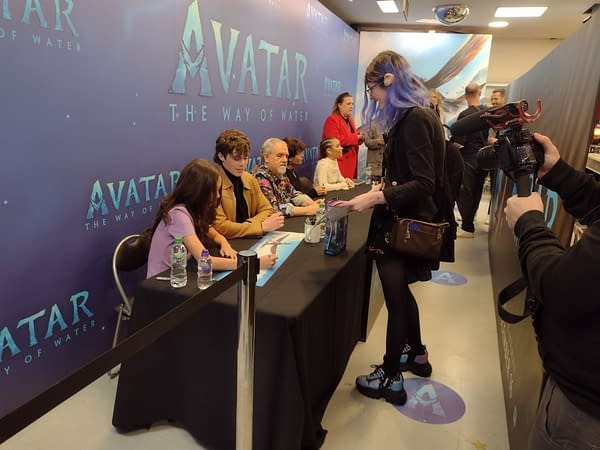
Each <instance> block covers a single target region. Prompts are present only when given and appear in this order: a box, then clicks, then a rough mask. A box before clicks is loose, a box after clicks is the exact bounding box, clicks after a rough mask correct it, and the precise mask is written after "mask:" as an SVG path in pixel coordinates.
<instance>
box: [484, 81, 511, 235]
mask: <svg viewBox="0 0 600 450" xmlns="http://www.w3.org/2000/svg"><path fill="white" fill-rule="evenodd" d="M505 94H506V91H505V90H504V89H494V90H493V91H492V95H491V96H490V101H491V102H492V106H504V101H505V100H504V96H505ZM495 141H496V133H495V132H494V130H490V137H489V138H488V143H490V144H493V143H494V142H495ZM497 175H498V170H497V169H494V170H490V171H489V177H490V195H491V196H492V198H493V197H494V195H495V193H496V177H497ZM491 213H492V202H490V203H489V204H488V217H486V219H485V222H484V224H485V225H489V224H490V218H489V215H490V214H491Z"/></svg>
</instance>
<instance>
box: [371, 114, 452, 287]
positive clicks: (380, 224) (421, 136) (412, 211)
mask: <svg viewBox="0 0 600 450" xmlns="http://www.w3.org/2000/svg"><path fill="white" fill-rule="evenodd" d="M385 139H386V145H385V151H384V155H383V171H384V184H385V187H384V189H383V195H384V197H385V200H386V203H387V205H380V206H377V207H376V208H375V209H374V210H373V215H372V216H371V227H370V229H369V238H368V239H367V246H368V248H369V249H370V251H371V252H372V253H384V254H388V255H392V256H395V253H394V251H393V250H391V249H390V248H389V247H388V245H387V241H388V240H389V233H390V232H391V229H392V223H393V214H394V212H395V213H396V214H397V215H398V216H399V217H408V218H412V219H419V220H424V221H433V220H434V219H435V218H436V214H437V212H438V208H437V206H436V204H435V202H434V200H433V195H434V193H435V190H436V187H437V186H439V185H440V184H441V180H442V178H443V170H444V151H445V138H444V132H443V129H442V126H441V124H440V121H439V119H438V118H437V116H435V113H434V112H433V111H432V110H431V109H429V108H413V109H411V110H409V111H408V112H407V113H406V115H405V117H404V118H403V119H400V120H399V121H398V122H397V123H396V124H395V125H394V126H393V127H392V128H391V129H390V131H389V133H387V135H386V138H385ZM398 257H400V256H398ZM405 258H407V257H405ZM410 266H411V269H412V271H411V274H412V275H409V280H410V281H417V280H421V281H425V280H429V279H431V270H434V269H437V268H439V261H425V260H419V259H414V260H411V261H410Z"/></svg>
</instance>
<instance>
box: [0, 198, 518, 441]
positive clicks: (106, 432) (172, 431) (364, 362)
mask: <svg viewBox="0 0 600 450" xmlns="http://www.w3.org/2000/svg"><path fill="white" fill-rule="evenodd" d="M486 211H487V204H484V203H483V202H482V204H481V206H480V213H479V216H478V221H477V225H476V226H478V230H477V231H476V232H475V239H459V240H458V241H457V261H458V262H457V263H454V264H449V265H445V266H443V267H442V269H446V270H450V271H453V272H458V273H460V274H462V275H463V276H465V277H466V278H467V280H468V282H467V283H466V284H464V285H461V286H444V285H440V284H435V283H431V282H428V283H418V284H417V285H413V286H414V288H413V292H414V293H415V297H416V298H417V301H418V303H419V306H420V313H421V322H422V333H423V341H424V342H425V344H426V345H427V347H428V350H429V354H430V360H431V362H432V365H433V375H432V377H431V379H432V380H433V381H435V382H438V383H441V384H443V385H445V386H448V387H450V388H451V389H452V390H454V391H455V392H457V393H458V394H459V395H460V397H461V398H462V400H463V401H464V403H465V405H466V410H465V414H464V415H463V416H462V417H461V418H460V419H458V420H457V421H455V422H453V423H450V424H447V425H432V424H426V423H421V422H418V421H416V420H413V419H411V418H409V417H407V416H405V415H404V414H402V413H401V412H399V411H398V410H397V409H396V408H394V407H393V406H392V405H390V404H388V403H385V402H384V401H383V400H381V401H380V400H372V399H368V398H366V397H363V396H362V395H360V394H359V393H358V392H357V391H356V390H355V389H354V379H355V377H356V376H357V375H360V374H362V373H366V372H369V371H370V367H369V366H370V364H373V363H379V362H380V360H381V358H382V354H383V349H384V339H385V324H386V311H385V308H383V309H382V311H381V313H380V314H379V317H378V319H377V321H376V323H375V326H374V328H373V330H372V332H371V334H370V336H369V338H368V340H367V342H366V343H362V342H361V343H359V344H358V345H357V346H356V349H355V350H354V353H353V354H352V357H351V358H350V361H349V363H348V367H347V369H346V372H345V374H344V377H343V379H342V381H341V382H340V385H339V386H338V389H337V390H336V392H335V394H334V396H333V398H332V399H331V401H330V403H329V407H328V408H327V411H326V413H325V417H324V419H323V426H324V428H325V429H327V430H328V431H329V432H328V434H327V439H326V440H325V444H324V446H323V447H322V448H323V450H348V449H350V450H354V449H360V450H363V449H364V450H370V449H377V450H508V438H507V426H506V418H505V413H504V400H503V395H502V385H501V379H500V365H499V357H498V344H497V337H496V323H495V318H494V311H495V309H494V304H493V299H492V288H491V280H490V275H489V264H488V251H487V233H486V231H485V229H484V226H483V221H484V219H485V218H486V214H485V213H486ZM408 376H411V375H408ZM116 384H117V380H116V379H114V380H109V379H108V377H106V376H104V377H101V378H100V379H98V380H97V381H96V382H95V383H93V384H91V385H90V386H88V387H87V388H86V389H84V390H83V391H81V392H80V393H78V394H77V395H75V396H74V397H72V398H71V399H69V400H67V401H66V402H64V403H63V404H62V405H60V406H59V407H57V408H55V409H54V410H53V411H51V412H50V413H49V414H47V415H46V416H44V417H42V418H41V419H40V420H38V421H37V422H35V423H33V424H32V425H30V426H29V427H27V428H26V429H25V430H23V431H22V432H20V433H19V434H17V435H16V436H14V437H13V438H11V439H9V440H8V441H7V442H5V443H4V444H2V445H0V448H1V449H2V450H4V449H6V450H48V449H52V450H54V449H64V450H70V449H73V450H75V449H76V450H120V449H123V450H124V449H127V450H137V449H140V450H141V449H144V450H159V449H160V450H163V449H165V450H167V449H168V450H171V449H177V450H188V449H189V450H191V449H194V450H202V447H201V446H199V445H198V444H197V443H196V442H195V441H194V439H193V438H192V437H191V436H190V435H189V434H188V433H187V432H186V431H184V430H181V429H178V428H175V427H173V426H170V425H159V426H154V427H153V428H152V429H151V430H149V431H138V432H134V433H129V434H127V435H121V434H118V433H117V432H116V431H115V430H114V429H113V427H112V426H111V417H112V406H113V398H114V393H115V388H116ZM255 450H261V449H255ZM281 450H287V449H281Z"/></svg>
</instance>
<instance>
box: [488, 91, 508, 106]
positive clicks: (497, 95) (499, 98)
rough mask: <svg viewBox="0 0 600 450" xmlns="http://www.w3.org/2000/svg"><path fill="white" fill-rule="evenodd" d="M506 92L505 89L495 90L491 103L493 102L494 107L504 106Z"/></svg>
mask: <svg viewBox="0 0 600 450" xmlns="http://www.w3.org/2000/svg"><path fill="white" fill-rule="evenodd" d="M505 94H506V91H505V90H504V89H494V90H493V91H492V95H491V97H490V101H491V102H492V106H502V105H504V96H505Z"/></svg>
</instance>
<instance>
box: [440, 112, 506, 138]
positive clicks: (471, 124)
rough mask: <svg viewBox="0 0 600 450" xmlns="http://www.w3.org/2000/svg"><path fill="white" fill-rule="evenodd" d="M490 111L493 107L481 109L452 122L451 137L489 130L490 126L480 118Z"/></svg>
mask: <svg viewBox="0 0 600 450" xmlns="http://www.w3.org/2000/svg"><path fill="white" fill-rule="evenodd" d="M492 109H495V107H491V108H486V109H481V110H479V111H476V112H474V113H473V114H469V115H468V116H465V117H463V118H462V119H460V120H457V121H456V122H454V123H453V124H452V125H450V132H451V133H452V136H466V135H468V134H471V133H475V132H477V131H483V130H485V129H486V128H490V124H489V123H488V122H487V121H486V120H485V119H483V118H482V116H483V115H484V114H485V113H487V112H488V111H490V110H492Z"/></svg>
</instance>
